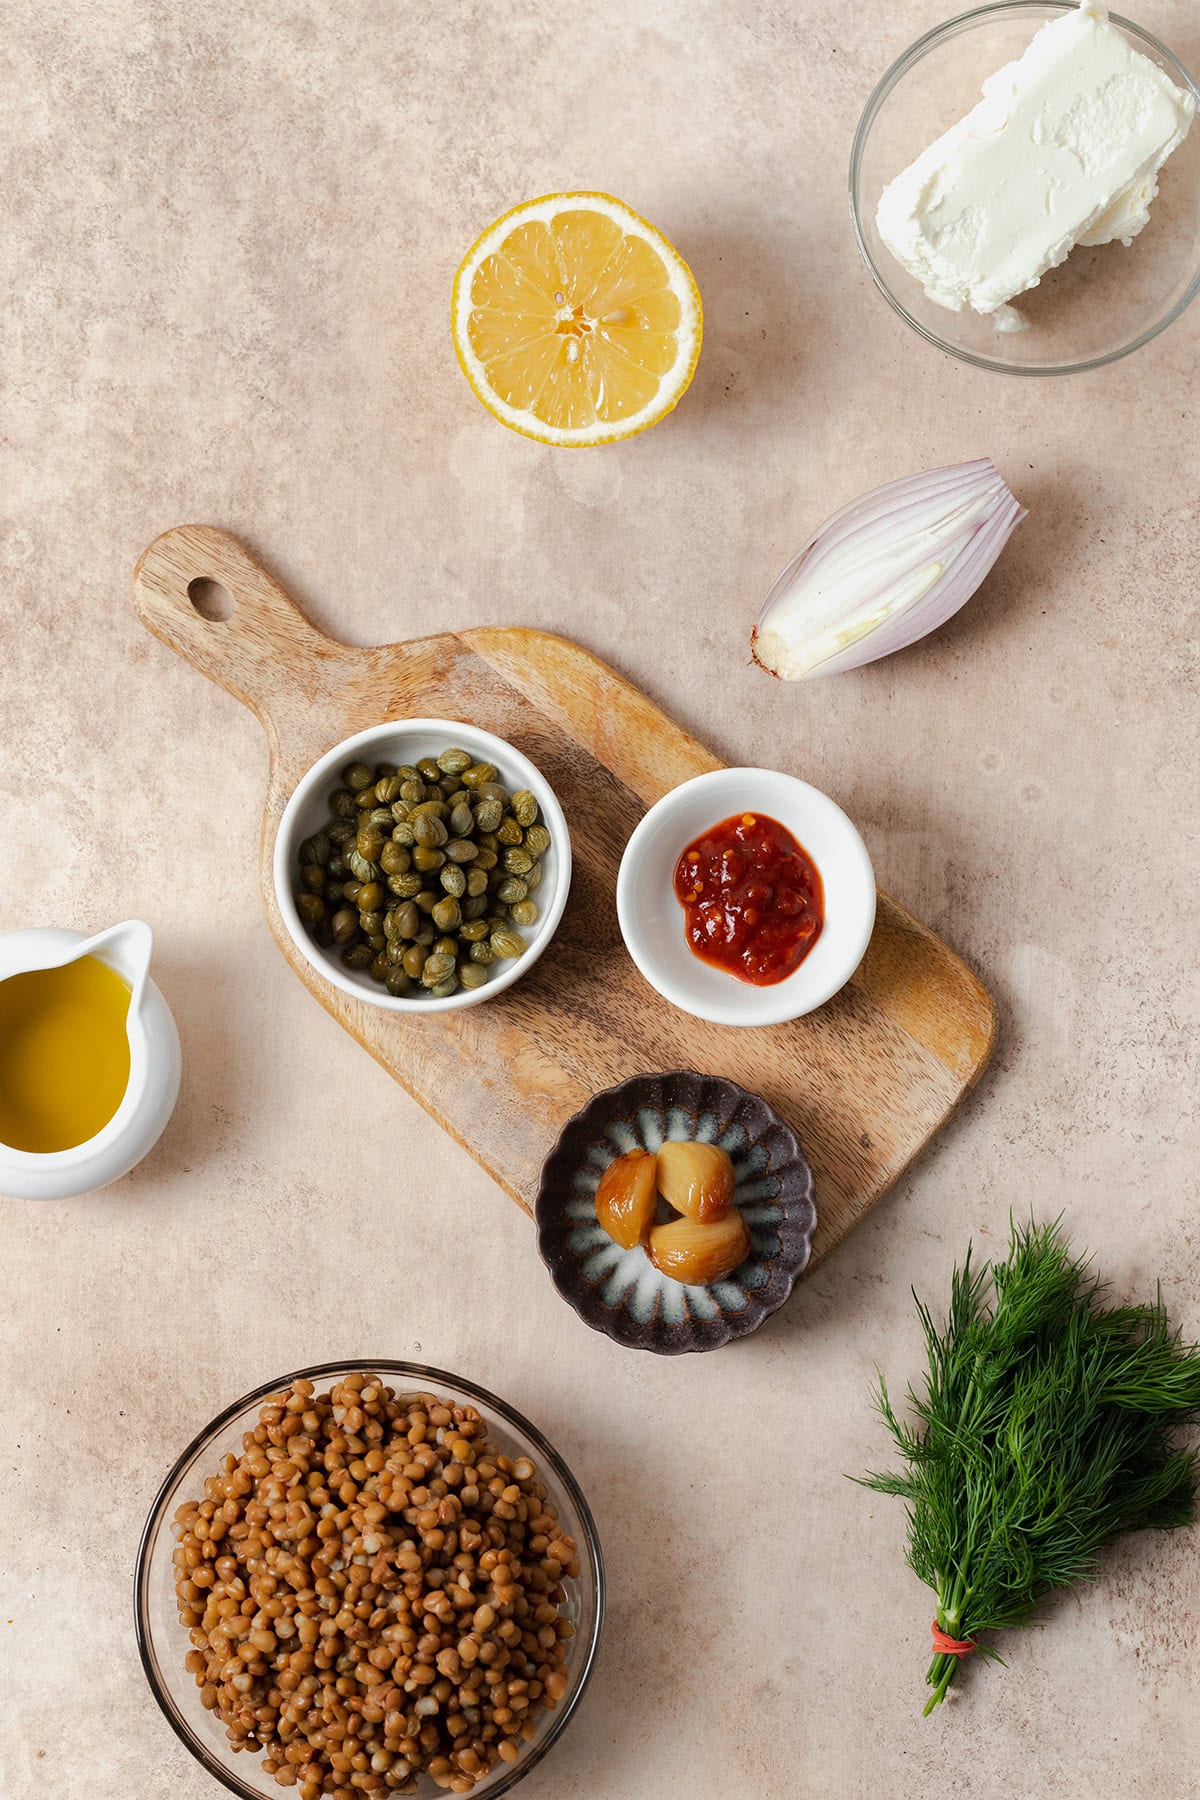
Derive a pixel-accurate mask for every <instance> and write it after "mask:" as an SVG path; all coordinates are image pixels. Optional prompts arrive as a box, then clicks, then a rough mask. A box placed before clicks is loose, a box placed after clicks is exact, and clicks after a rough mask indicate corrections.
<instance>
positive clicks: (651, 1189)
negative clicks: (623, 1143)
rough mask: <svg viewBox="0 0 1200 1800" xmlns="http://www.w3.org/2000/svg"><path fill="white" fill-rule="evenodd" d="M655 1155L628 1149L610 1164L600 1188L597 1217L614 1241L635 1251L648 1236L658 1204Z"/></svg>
mask: <svg viewBox="0 0 1200 1800" xmlns="http://www.w3.org/2000/svg"><path fill="white" fill-rule="evenodd" d="M655 1175H656V1165H655V1158H654V1156H653V1155H652V1153H651V1152H650V1151H649V1150H627V1151H626V1152H625V1154H624V1156H618V1157H617V1160H616V1161H615V1162H611V1163H609V1165H608V1167H607V1169H605V1171H604V1173H603V1175H602V1176H601V1177H600V1185H599V1187H598V1188H597V1189H596V1217H597V1219H598V1220H599V1221H600V1223H601V1225H603V1227H604V1229H605V1231H607V1233H608V1235H609V1237H610V1238H611V1239H612V1240H613V1243H614V1244H620V1246H621V1248H622V1250H632V1249H633V1247H634V1245H635V1244H640V1243H642V1242H643V1240H644V1239H645V1236H646V1233H647V1232H648V1231H649V1229H650V1225H651V1222H652V1220H653V1218H654V1209H655V1207H656V1206H657V1205H658V1189H657V1186H656V1184H655Z"/></svg>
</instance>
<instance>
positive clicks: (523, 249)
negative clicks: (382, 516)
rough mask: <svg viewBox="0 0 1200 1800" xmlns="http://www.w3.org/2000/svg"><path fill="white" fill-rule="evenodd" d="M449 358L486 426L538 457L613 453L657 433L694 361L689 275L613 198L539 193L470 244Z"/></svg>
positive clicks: (696, 335)
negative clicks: (598, 450)
mask: <svg viewBox="0 0 1200 1800" xmlns="http://www.w3.org/2000/svg"><path fill="white" fill-rule="evenodd" d="M450 309H451V323H452V328H453V332H454V347H455V349H456V351H457V352H458V360H459V362H460V363H461V364H462V369H463V374H464V375H465V376H466V378H467V380H468V381H469V382H470V384H471V386H472V387H473V388H474V390H475V393H476V394H477V396H478V397H479V399H480V400H482V402H483V404H484V405H485V406H486V407H487V409H488V411H489V412H490V413H491V414H492V416H493V417H494V418H497V419H499V420H500V422H501V424H502V425H509V426H511V427H512V429H513V430H514V431H520V432H523V433H524V434H525V436H526V437H532V438H537V439H538V440H539V442H541V443H543V444H611V443H613V442H615V441H616V440H617V439H618V438H627V437H634V436H635V435H636V434H637V433H638V432H639V431H645V430H646V428H647V426H649V425H654V424H656V423H657V421H658V420H659V419H661V418H662V417H663V415H664V414H665V413H669V412H670V410H671V408H672V407H673V406H674V405H675V403H676V402H677V401H678V399H679V398H680V396H681V395H682V394H683V393H684V392H685V391H686V389H687V386H688V383H689V382H690V381H691V379H692V375H693V373H694V371H695V368H696V361H697V359H698V357H699V355H700V337H701V330H702V312H701V307H700V292H699V289H698V288H697V286H696V283H695V281H694V280H693V278H692V272H691V270H690V269H689V268H688V266H687V264H686V263H685V262H684V260H683V258H682V257H681V256H680V255H679V252H678V251H677V250H675V249H674V248H673V247H672V246H671V245H670V244H669V243H668V242H667V240H666V238H665V237H664V236H663V235H662V233H661V232H660V231H656V230H655V229H654V226H653V225H650V224H648V223H647V222H646V220H645V219H643V218H640V217H639V216H638V214H637V213H635V212H633V211H632V210H631V209H630V208H629V207H628V206H625V205H623V203H622V202H621V201H620V200H614V199H613V198H612V196H611V194H546V195H544V196H543V198H542V199H540V200H529V201H526V203H525V204H524V205H523V206H514V207H513V209H512V211H511V212H507V213H505V215H504V217H503V218H501V219H497V220H496V223H495V224H494V225H489V227H488V229H487V230H486V231H485V232H484V233H483V235H482V237H479V238H477V239H476V240H475V242H474V243H473V244H472V245H471V248H470V249H469V250H468V251H467V254H466V255H465V256H464V257H463V260H462V262H461V264H460V265H459V270H458V274H457V275H456V276H455V278H454V293H453V297H452V299H451V303H450Z"/></svg>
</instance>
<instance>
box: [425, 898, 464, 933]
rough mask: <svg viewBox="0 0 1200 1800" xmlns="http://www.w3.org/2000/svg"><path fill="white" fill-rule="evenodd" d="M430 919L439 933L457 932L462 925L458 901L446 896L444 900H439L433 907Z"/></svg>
mask: <svg viewBox="0 0 1200 1800" xmlns="http://www.w3.org/2000/svg"><path fill="white" fill-rule="evenodd" d="M432 918H433V922H434V924H435V925H436V926H437V928H438V930H439V931H457V930H458V927H459V926H460V925H461V924H462V912H461V910H460V908H459V904H458V901H457V900H455V899H454V898H453V896H452V895H450V894H447V895H446V898H445V899H444V900H439V901H438V903H437V905H436V906H435V907H434V909H433V913H432Z"/></svg>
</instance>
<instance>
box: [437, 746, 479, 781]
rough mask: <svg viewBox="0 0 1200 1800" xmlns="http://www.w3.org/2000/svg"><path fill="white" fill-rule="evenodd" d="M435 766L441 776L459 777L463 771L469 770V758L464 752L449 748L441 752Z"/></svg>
mask: <svg viewBox="0 0 1200 1800" xmlns="http://www.w3.org/2000/svg"><path fill="white" fill-rule="evenodd" d="M437 766H438V768H439V769H440V770H441V771H442V774H443V775H461V774H462V772H463V770H464V769H469V768H470V766H471V758H470V756H469V755H468V754H467V752H466V751H465V750H456V749H454V748H451V749H449V750H443V751H442V754H441V755H440V756H439V757H438V759H437Z"/></svg>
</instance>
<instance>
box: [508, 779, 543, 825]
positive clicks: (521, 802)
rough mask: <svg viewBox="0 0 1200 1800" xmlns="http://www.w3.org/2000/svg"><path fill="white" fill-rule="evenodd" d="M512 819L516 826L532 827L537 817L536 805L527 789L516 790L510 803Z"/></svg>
mask: <svg viewBox="0 0 1200 1800" xmlns="http://www.w3.org/2000/svg"><path fill="white" fill-rule="evenodd" d="M511 805H512V812H513V818H514V819H515V820H516V821H517V824H518V825H521V826H526V825H532V824H533V821H534V820H535V819H536V818H537V816H538V803H537V801H536V800H535V799H534V797H533V795H532V794H531V793H530V791H529V789H528V788H518V789H517V791H516V793H515V794H514V795H513V797H512V801H511Z"/></svg>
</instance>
